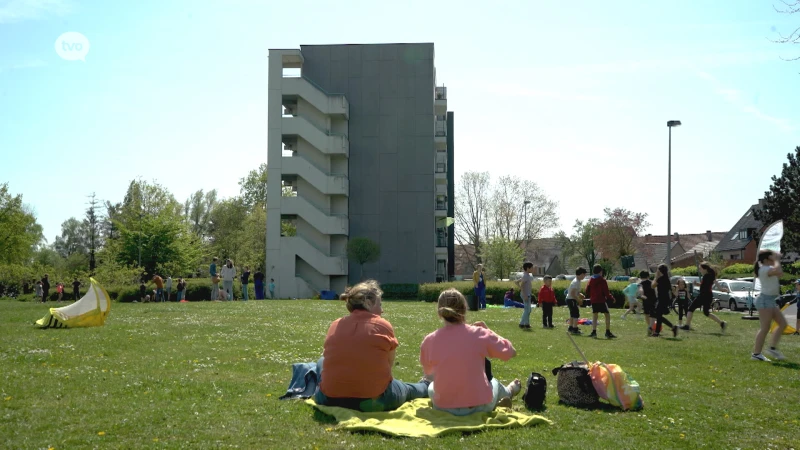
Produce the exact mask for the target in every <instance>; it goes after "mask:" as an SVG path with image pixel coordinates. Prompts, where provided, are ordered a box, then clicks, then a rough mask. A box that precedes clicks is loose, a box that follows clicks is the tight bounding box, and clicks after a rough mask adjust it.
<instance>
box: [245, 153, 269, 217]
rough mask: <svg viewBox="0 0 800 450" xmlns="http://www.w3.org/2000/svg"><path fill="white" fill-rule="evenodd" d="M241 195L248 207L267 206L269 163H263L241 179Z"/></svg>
mask: <svg viewBox="0 0 800 450" xmlns="http://www.w3.org/2000/svg"><path fill="white" fill-rule="evenodd" d="M239 195H240V196H241V197H242V202H243V203H244V204H245V205H247V207H248V208H253V207H255V206H261V207H264V208H266V207H267V165H266V164H263V163H262V164H261V165H260V166H258V169H256V170H251V171H250V172H249V173H248V174H247V176H246V177H244V178H241V179H239Z"/></svg>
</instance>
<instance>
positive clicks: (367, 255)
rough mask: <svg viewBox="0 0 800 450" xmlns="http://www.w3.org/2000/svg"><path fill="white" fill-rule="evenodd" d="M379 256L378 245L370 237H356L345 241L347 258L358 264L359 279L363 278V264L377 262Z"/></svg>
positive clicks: (379, 249) (379, 248)
mask: <svg viewBox="0 0 800 450" xmlns="http://www.w3.org/2000/svg"><path fill="white" fill-rule="evenodd" d="M380 257H381V247H380V245H379V244H378V243H377V242H375V241H373V240H372V239H370V238H365V237H357V238H353V239H350V241H349V242H348V243H347V258H348V259H350V260H351V261H354V262H356V263H357V264H358V265H359V269H360V272H361V273H360V274H359V279H363V278H364V264H368V263H373V262H377V261H378V260H379V259H380Z"/></svg>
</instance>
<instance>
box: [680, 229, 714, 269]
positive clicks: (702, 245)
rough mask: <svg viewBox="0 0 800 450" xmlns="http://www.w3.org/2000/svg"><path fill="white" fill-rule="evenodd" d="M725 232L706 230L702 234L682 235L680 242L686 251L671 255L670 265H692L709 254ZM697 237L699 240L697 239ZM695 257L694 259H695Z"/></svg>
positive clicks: (706, 257)
mask: <svg viewBox="0 0 800 450" xmlns="http://www.w3.org/2000/svg"><path fill="white" fill-rule="evenodd" d="M726 234H727V233H726V232H724V231H722V232H712V231H711V230H709V231H706V233H705V234H704V235H702V234H698V235H682V236H680V239H681V244H682V245H683V246H684V248H686V253H683V254H681V255H675V254H673V255H672V267H693V266H695V265H696V263H699V262H701V261H703V260H705V259H708V257H709V256H711V253H712V252H713V251H714V250H715V249H716V248H717V245H719V243H720V242H722V239H723V238H724V237H725V235H726ZM698 237H699V240H698V239H697V238H698ZM695 258H696V259H695Z"/></svg>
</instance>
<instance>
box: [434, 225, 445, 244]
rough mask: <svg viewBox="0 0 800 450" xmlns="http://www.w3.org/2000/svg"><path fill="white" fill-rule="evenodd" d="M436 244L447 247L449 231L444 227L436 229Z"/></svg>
mask: <svg viewBox="0 0 800 450" xmlns="http://www.w3.org/2000/svg"><path fill="white" fill-rule="evenodd" d="M436 246H437V247H447V232H446V231H445V229H444V228H437V229H436Z"/></svg>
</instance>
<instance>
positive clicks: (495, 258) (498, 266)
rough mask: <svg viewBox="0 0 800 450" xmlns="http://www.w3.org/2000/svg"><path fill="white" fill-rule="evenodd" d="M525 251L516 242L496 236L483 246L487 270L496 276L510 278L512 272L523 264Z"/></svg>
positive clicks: (482, 255) (483, 256)
mask: <svg viewBox="0 0 800 450" xmlns="http://www.w3.org/2000/svg"><path fill="white" fill-rule="evenodd" d="M523 257H524V252H523V250H522V248H521V247H520V246H519V244H517V243H516V242H513V241H511V240H510V239H506V238H503V237H499V236H498V237H494V238H492V239H490V240H489V241H488V242H487V243H486V244H484V246H483V247H482V252H481V258H482V259H483V261H484V262H485V265H486V268H487V271H488V272H489V274H490V275H492V276H494V277H495V278H501V279H504V278H509V277H510V276H511V272H513V271H515V270H517V269H518V268H519V267H521V266H522V262H523V261H522V260H523Z"/></svg>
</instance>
